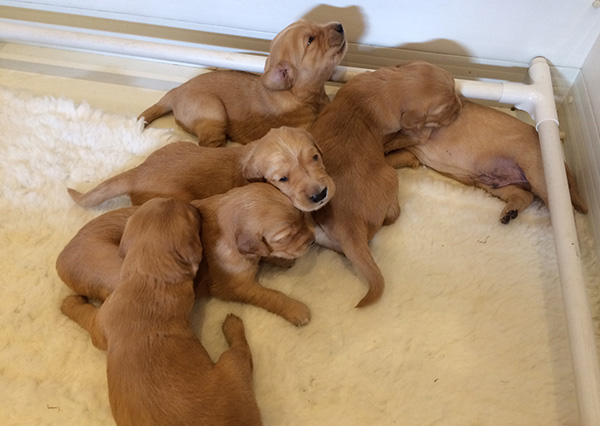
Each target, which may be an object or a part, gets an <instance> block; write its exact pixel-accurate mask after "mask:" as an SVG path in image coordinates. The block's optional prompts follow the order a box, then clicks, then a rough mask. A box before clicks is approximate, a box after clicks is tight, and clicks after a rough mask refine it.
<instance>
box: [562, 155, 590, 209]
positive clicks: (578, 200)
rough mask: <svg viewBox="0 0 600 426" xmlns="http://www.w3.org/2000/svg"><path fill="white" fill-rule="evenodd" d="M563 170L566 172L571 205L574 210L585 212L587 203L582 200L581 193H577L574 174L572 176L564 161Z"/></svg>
mask: <svg viewBox="0 0 600 426" xmlns="http://www.w3.org/2000/svg"><path fill="white" fill-rule="evenodd" d="M565 171H566V172H567V182H568V184H569V192H570V193H571V203H572V204H573V207H575V210H577V211H578V212H580V213H587V212H588V207H587V204H586V203H585V201H583V197H582V196H581V194H579V189H578V187H577V182H576V181H575V176H573V173H572V172H571V169H569V166H568V165H567V163H565Z"/></svg>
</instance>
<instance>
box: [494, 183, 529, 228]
mask: <svg viewBox="0 0 600 426" xmlns="http://www.w3.org/2000/svg"><path fill="white" fill-rule="evenodd" d="M482 187H483V188H484V189H486V190H487V191H488V192H489V193H490V194H492V195H495V196H496V197H498V198H500V199H501V200H504V201H505V202H506V207H505V208H504V209H502V213H501V214H500V222H502V223H503V224H505V225H506V224H507V223H508V222H510V221H511V220H512V219H516V218H517V216H518V215H519V212H520V211H522V210H525V209H526V208H527V207H529V205H530V204H531V203H532V202H533V193H531V192H529V191H527V190H525V189H523V188H520V187H518V186H515V185H508V186H505V187H502V188H490V187H488V186H485V185H482Z"/></svg>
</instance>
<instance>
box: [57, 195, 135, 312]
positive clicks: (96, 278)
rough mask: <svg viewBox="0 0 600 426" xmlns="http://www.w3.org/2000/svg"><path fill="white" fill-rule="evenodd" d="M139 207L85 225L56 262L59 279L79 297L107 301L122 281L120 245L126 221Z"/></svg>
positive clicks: (124, 209)
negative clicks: (79, 295)
mask: <svg viewBox="0 0 600 426" xmlns="http://www.w3.org/2000/svg"><path fill="white" fill-rule="evenodd" d="M137 209H138V207H137V206H136V207H124V208H120V209H116V210H110V211H108V212H106V213H104V214H101V215H100V216H98V217H96V218H94V219H92V220H91V221H89V222H88V223H86V224H85V225H84V226H83V227H82V228H81V229H80V230H79V231H78V232H77V234H75V236H74V237H73V238H72V239H71V241H69V242H68V243H67V245H66V246H65V248H63V249H62V251H61V252H60V254H59V255H58V257H57V259H56V272H57V274H58V276H59V277H60V279H61V280H62V281H63V282H64V283H65V284H66V285H67V286H68V287H69V288H71V290H73V291H74V292H75V293H76V294H81V295H85V296H86V297H88V298H90V299H94V300H99V301H102V300H105V299H106V298H107V297H108V296H109V295H110V294H111V293H112V292H113V291H114V290H115V289H116V288H117V285H118V284H119V282H120V281H121V278H120V273H121V265H122V264H123V257H122V256H121V253H119V244H120V243H121V237H122V236H123V231H124V230H125V224H126V223H127V219H129V217H130V216H131V215H132V214H133V213H134V212H135V211H136V210H137Z"/></svg>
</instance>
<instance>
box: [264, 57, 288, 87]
mask: <svg viewBox="0 0 600 426" xmlns="http://www.w3.org/2000/svg"><path fill="white" fill-rule="evenodd" d="M295 81H296V69H295V68H294V66H293V65H292V64H290V63H289V62H287V61H280V62H278V63H277V64H275V65H273V66H271V67H269V68H268V69H265V72H264V74H263V75H262V77H261V82H262V84H263V85H264V86H265V87H266V88H267V89H270V90H288V89H291V88H292V86H293V85H294V82H295Z"/></svg>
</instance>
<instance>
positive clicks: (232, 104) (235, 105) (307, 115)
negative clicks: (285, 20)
mask: <svg viewBox="0 0 600 426" xmlns="http://www.w3.org/2000/svg"><path fill="white" fill-rule="evenodd" d="M346 49H347V43H346V36H345V34H344V29H343V27H342V25H341V24H340V23H337V22H331V23H328V24H317V23H314V22H310V21H306V20H301V21H298V22H295V23H293V24H291V25H289V26H288V27H287V28H285V29H284V30H283V31H281V32H280V33H279V34H277V36H276V37H275V38H274V39H273V40H272V41H271V44H270V48H269V56H268V58H267V60H266V63H265V70H264V73H263V74H262V75H259V74H253V73H248V72H242V71H231V70H221V71H213V72H209V73H205V74H201V75H199V76H197V77H195V78H193V79H191V80H190V81H188V82H186V83H184V84H182V85H181V86H179V87H176V88H174V89H172V90H170V91H169V92H167V94H166V95H165V96H164V97H163V98H162V99H160V100H159V101H158V103H156V104H155V105H153V106H151V107H150V108H148V109H147V110H145V111H144V112H142V113H141V114H140V117H139V118H143V119H144V120H145V121H146V123H151V122H152V121H154V120H156V119H157V118H159V117H161V116H163V115H166V114H168V113H170V112H172V113H173V115H174V116H175V120H176V121H177V123H178V124H179V125H180V126H181V127H183V129H185V130H186V131H188V132H190V133H193V134H195V135H196V136H197V137H198V143H199V144H200V145H204V146H212V147H217V146H222V145H224V144H225V142H226V140H227V139H230V140H233V141H235V142H239V143H242V144H243V143H247V142H250V141H253V140H256V139H259V138H261V137H262V136H264V135H265V133H267V132H268V131H269V129H271V128H273V127H280V126H291V127H303V128H307V127H308V126H310V124H312V123H313V122H314V120H315V119H316V118H317V115H318V113H319V111H320V110H321V109H322V108H323V106H325V105H326V104H327V103H328V102H329V98H328V97H327V94H326V93H325V88H324V85H325V82H326V81H327V80H328V79H329V77H331V74H332V73H333V71H334V69H335V67H336V66H337V65H338V64H339V63H340V62H341V61H342V59H343V58H344V55H345V54H346Z"/></svg>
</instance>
